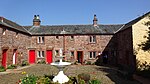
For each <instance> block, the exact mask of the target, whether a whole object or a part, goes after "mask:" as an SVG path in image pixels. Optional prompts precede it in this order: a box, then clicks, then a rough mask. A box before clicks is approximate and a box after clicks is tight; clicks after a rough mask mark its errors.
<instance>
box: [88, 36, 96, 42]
mask: <svg viewBox="0 0 150 84" xmlns="http://www.w3.org/2000/svg"><path fill="white" fill-rule="evenodd" d="M89 43H96V35H91V36H89Z"/></svg>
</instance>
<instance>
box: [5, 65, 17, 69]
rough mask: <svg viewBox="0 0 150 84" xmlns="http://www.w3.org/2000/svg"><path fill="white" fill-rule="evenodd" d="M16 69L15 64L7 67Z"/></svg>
mask: <svg viewBox="0 0 150 84" xmlns="http://www.w3.org/2000/svg"><path fill="white" fill-rule="evenodd" d="M16 68H17V65H15V64H11V65H8V67H7V69H16Z"/></svg>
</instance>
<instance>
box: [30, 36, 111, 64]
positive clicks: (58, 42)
mask: <svg viewBox="0 0 150 84" xmlns="http://www.w3.org/2000/svg"><path fill="white" fill-rule="evenodd" d="M56 36H57V35H56ZM56 36H44V38H45V42H44V43H37V38H38V36H32V44H31V45H32V47H35V48H36V49H35V50H36V51H39V50H40V51H46V50H47V49H49V48H51V50H52V51H53V61H56V60H57V58H56V56H55V50H59V49H60V48H63V49H64V52H65V58H66V60H70V59H71V56H70V52H71V51H74V57H73V59H74V61H75V60H77V51H83V57H84V58H83V60H84V61H85V60H90V61H92V62H94V61H95V60H96V59H89V52H90V51H95V52H96V56H97V55H98V53H102V52H103V50H104V49H105V48H106V46H107V45H108V43H109V41H110V40H111V38H112V35H96V43H90V42H89V39H90V38H89V36H91V35H73V38H71V35H66V36H62V35H60V36H59V35H58V38H56ZM36 53H37V52H36ZM45 54H46V53H45ZM36 55H37V54H36Z"/></svg>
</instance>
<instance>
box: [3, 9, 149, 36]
mask: <svg viewBox="0 0 150 84" xmlns="http://www.w3.org/2000/svg"><path fill="white" fill-rule="evenodd" d="M148 14H150V12H148V13H146V14H144V15H142V16H140V17H138V18H136V19H134V20H132V21H130V22H128V23H127V24H113V25H103V24H99V25H98V26H93V25H92V24H91V25H41V26H20V25H18V24H17V23H15V22H12V21H10V20H7V19H5V18H3V21H2V17H0V25H4V26H8V27H9V28H12V29H15V30H18V31H21V32H24V33H26V34H29V35H62V34H68V35H70V34H108V35H109V34H115V33H117V32H120V31H123V30H125V29H127V28H130V27H131V26H132V25H133V24H135V23H136V22H138V21H139V20H141V19H142V18H144V17H145V16H147V15H148Z"/></svg>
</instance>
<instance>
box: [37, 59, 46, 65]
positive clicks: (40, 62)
mask: <svg viewBox="0 0 150 84" xmlns="http://www.w3.org/2000/svg"><path fill="white" fill-rule="evenodd" d="M37 64H46V62H45V60H40V61H38V63H37Z"/></svg>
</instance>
